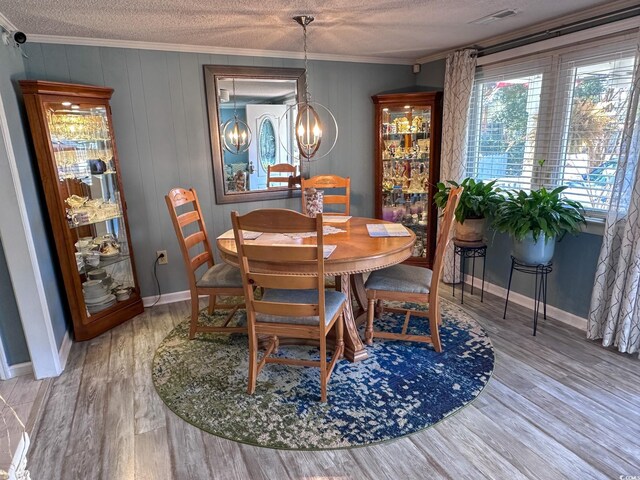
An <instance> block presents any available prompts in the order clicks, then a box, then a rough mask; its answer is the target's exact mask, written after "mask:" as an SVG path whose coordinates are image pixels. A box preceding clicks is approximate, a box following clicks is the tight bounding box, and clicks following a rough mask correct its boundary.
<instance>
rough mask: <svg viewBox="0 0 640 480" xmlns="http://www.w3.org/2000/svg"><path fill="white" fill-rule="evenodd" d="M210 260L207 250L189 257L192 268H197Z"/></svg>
mask: <svg viewBox="0 0 640 480" xmlns="http://www.w3.org/2000/svg"><path fill="white" fill-rule="evenodd" d="M210 260H211V255H210V254H209V252H202V253H199V254H198V255H196V256H195V257H193V258H192V259H191V268H192V269H193V270H197V269H198V268H200V266H201V265H204V264H205V263H207V262H209V261H210Z"/></svg>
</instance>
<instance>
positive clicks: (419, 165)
mask: <svg viewBox="0 0 640 480" xmlns="http://www.w3.org/2000/svg"><path fill="white" fill-rule="evenodd" d="M431 114H432V112H431V107H430V106H419V105H403V106H395V107H394V106H388V107H384V108H383V109H382V113H381V122H380V127H381V129H382V131H381V132H380V138H381V141H382V145H380V149H379V150H380V152H381V162H382V185H381V187H382V219H383V220H387V221H390V222H396V223H402V224H403V225H405V226H406V227H408V228H410V229H411V230H413V232H414V233H415V234H416V237H417V239H416V243H415V246H414V249H413V256H414V257H418V258H425V257H427V253H428V249H427V242H428V234H427V232H428V229H427V226H428V224H429V222H430V220H431V219H430V218H429V215H430V211H431V208H430V202H429V184H430V183H431V182H433V181H434V180H433V179H431V178H430V171H431V168H430V163H431V138H430V136H431ZM436 181H437V179H436Z"/></svg>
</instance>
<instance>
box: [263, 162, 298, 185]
mask: <svg viewBox="0 0 640 480" xmlns="http://www.w3.org/2000/svg"><path fill="white" fill-rule="evenodd" d="M283 173H284V174H285V175H281V174H283ZM296 173H297V168H296V167H295V166H294V165H291V164H289V163H278V164H276V165H269V166H267V188H273V187H274V186H276V187H279V188H282V186H281V185H279V184H281V183H284V184H286V185H285V186H287V187H288V186H289V177H295V176H296ZM273 183H276V184H278V185H272V184H273Z"/></svg>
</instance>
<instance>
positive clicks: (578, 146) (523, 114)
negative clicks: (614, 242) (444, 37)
mask: <svg viewBox="0 0 640 480" xmlns="http://www.w3.org/2000/svg"><path fill="white" fill-rule="evenodd" d="M636 61H638V59H637V58H636V50H635V48H634V41H633V40H631V39H625V40H623V41H616V42H611V41H610V40H609V41H608V42H607V43H601V44H599V45H597V46H591V47H590V48H588V49H583V50H580V51H570V52H568V51H560V52H552V53H549V54H546V55H545V56H541V55H538V56H537V57H536V58H535V59H534V60H529V61H521V62H518V63H510V64H505V65H493V66H486V67H484V66H483V67H479V68H478V70H477V72H476V78H475V82H474V88H473V92H472V98H471V106H470V110H469V122H468V144H467V162H466V167H467V175H468V176H471V177H474V178H477V179H480V180H494V179H495V180H497V183H498V184H499V185H500V186H501V187H502V188H507V189H518V190H519V189H522V190H531V189H536V188H539V187H542V186H544V187H547V188H554V187H556V186H559V185H565V186H566V187H567V188H566V190H565V191H564V194H565V195H566V196H567V197H569V198H571V199H574V200H578V201H580V202H581V203H582V204H583V205H584V207H585V209H587V210H589V211H590V215H592V216H598V212H600V215H602V214H603V213H604V212H605V211H606V209H607V207H608V203H609V199H610V195H611V189H612V186H613V182H614V180H615V175H616V169H617V165H618V156H619V149H620V140H621V135H622V129H623V128H624V121H625V117H626V113H627V107H628V100H629V93H630V90H631V85H632V81H633V78H632V77H633V70H634V63H635V62H636Z"/></svg>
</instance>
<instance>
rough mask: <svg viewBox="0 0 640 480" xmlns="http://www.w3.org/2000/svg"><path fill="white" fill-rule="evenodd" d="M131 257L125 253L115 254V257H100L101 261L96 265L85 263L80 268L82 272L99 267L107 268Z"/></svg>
mask: <svg viewBox="0 0 640 480" xmlns="http://www.w3.org/2000/svg"><path fill="white" fill-rule="evenodd" d="M130 258H131V257H130V256H129V255H125V254H118V255H114V256H113V257H100V263H99V264H98V265H96V266H95V267H94V266H92V265H87V264H86V263H85V264H84V267H82V268H81V269H80V273H84V274H86V273H89V272H90V271H92V270H96V269H98V268H105V267H108V266H110V265H115V264H117V263H120V262H124V261H125V260H129V259H130Z"/></svg>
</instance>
